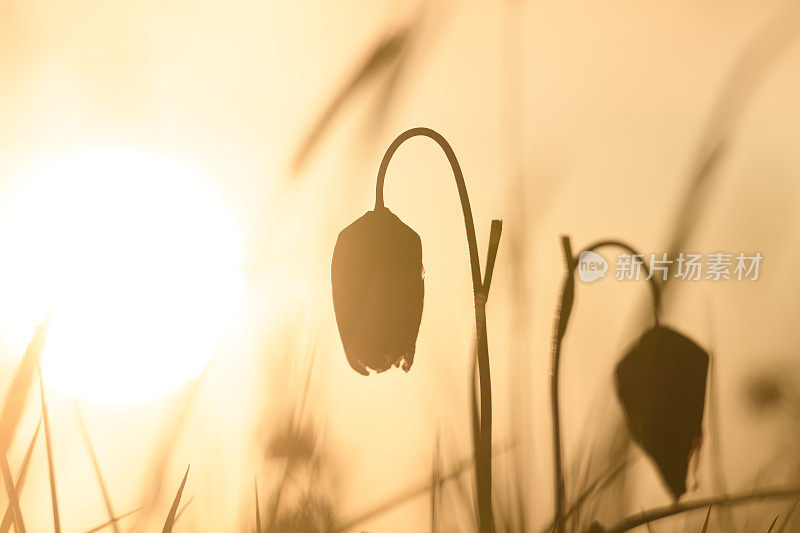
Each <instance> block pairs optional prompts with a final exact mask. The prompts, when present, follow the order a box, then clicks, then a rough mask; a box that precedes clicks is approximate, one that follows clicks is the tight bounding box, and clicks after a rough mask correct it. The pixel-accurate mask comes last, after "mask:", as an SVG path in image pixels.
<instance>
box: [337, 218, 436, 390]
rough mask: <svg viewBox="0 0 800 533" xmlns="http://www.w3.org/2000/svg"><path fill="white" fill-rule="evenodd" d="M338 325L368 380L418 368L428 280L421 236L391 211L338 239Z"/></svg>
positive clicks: (352, 361)
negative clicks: (374, 374) (395, 369)
mask: <svg viewBox="0 0 800 533" xmlns="http://www.w3.org/2000/svg"><path fill="white" fill-rule="evenodd" d="M331 285H332V287H333V307H334V311H335V312H336V323H337V325H338V326H339V335H340V336H341V338H342V345H343V346H344V351H345V355H347V361H348V362H349V363H350V366H351V367H353V369H354V370H355V371H356V372H358V373H360V374H364V375H368V374H369V372H368V371H367V369H368V368H371V369H373V370H376V371H378V372H383V371H385V370H388V369H389V368H390V367H392V366H400V367H402V368H403V370H405V371H406V372H408V370H409V369H410V368H411V364H412V363H413V362H414V351H415V347H416V342H417V333H418V332H419V324H420V320H421V319H422V302H423V293H424V280H423V268H422V244H421V242H420V238H419V235H417V233H416V232H415V231H414V230H412V229H411V228H409V227H408V226H406V225H405V224H404V223H403V222H402V221H401V220H400V219H399V218H397V216H396V215H395V214H394V213H392V212H391V211H389V209H387V208H386V207H378V208H376V209H375V210H374V211H369V212H367V213H366V214H365V215H364V216H362V217H361V218H359V219H358V220H356V221H355V222H353V223H352V224H350V225H349V226H347V227H346V228H345V229H343V230H342V232H341V233H339V238H338V239H337V241H336V247H335V248H334V250H333V260H332V261H331Z"/></svg>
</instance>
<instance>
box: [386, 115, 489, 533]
mask: <svg viewBox="0 0 800 533" xmlns="http://www.w3.org/2000/svg"><path fill="white" fill-rule="evenodd" d="M412 137H428V138H429V139H432V140H434V141H435V142H436V143H437V144H438V145H439V147H440V148H441V149H442V151H443V152H444V153H445V155H446V156H447V160H448V161H449V162H450V167H451V168H452V170H453V177H454V178H455V181H456V187H457V189H458V197H459V199H460V200H461V211H462V212H463V214H464V228H465V230H466V233H467V248H468V251H469V264H470V270H471V274H472V292H473V298H474V302H475V329H476V332H477V360H478V374H479V380H480V419H479V422H480V428H479V431H477V432H476V433H477V434H478V442H476V443H475V476H476V483H477V492H478V510H479V516H480V530H481V532H482V533H491V532H492V531H494V519H493V517H492V387H491V375H490V370H489V346H488V340H487V336H486V300H487V298H488V293H489V284H490V282H491V272H492V269H493V265H494V258H495V254H496V253H497V244H498V242H499V239H500V231H501V228H502V226H501V224H500V221H493V223H492V232H491V237H490V247H489V253H488V256H487V268H486V279H482V276H481V266H480V259H479V256H478V241H477V238H476V236H475V224H474V222H473V220H472V208H471V207H470V204H469V197H468V195H467V186H466V184H465V183H464V174H463V173H462V171H461V165H459V163H458V159H457V158H456V154H455V152H454V151H453V148H452V147H451V146H450V144H449V143H448V142H447V140H446V139H445V138H444V137H443V136H442V135H440V134H439V133H438V132H436V131H434V130H432V129H430V128H412V129H410V130H407V131H405V132H403V133H401V134H400V135H399V136H397V138H396V139H395V140H394V141H392V144H390V145H389V148H387V150H386V153H385V154H384V156H383V160H382V161H381V166H380V169H379V170H378V180H377V184H376V187H375V209H376V210H378V209H382V208H383V207H384V205H383V183H384V180H385V179H386V170H387V168H388V167H389V161H390V160H391V159H392V156H393V155H394V153H395V152H396V151H397V149H398V148H400V145H401V144H403V143H404V142H405V141H407V140H408V139H410V138H412Z"/></svg>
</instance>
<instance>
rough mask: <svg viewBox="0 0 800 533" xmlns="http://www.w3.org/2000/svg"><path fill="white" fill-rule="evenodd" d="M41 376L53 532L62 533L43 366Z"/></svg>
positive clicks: (40, 393) (40, 369) (39, 370)
mask: <svg viewBox="0 0 800 533" xmlns="http://www.w3.org/2000/svg"><path fill="white" fill-rule="evenodd" d="M36 372H37V374H38V375H39V396H40V398H41V400H40V401H41V404H42V423H43V424H44V440H45V445H46V447H47V475H48V478H49V480H50V506H51V507H52V509H53V531H54V532H55V533H61V517H60V516H59V512H58V491H57V490H56V468H55V462H54V461H53V445H52V442H51V439H50V416H49V414H48V411H47V399H46V398H45V394H44V380H43V379H42V366H41V365H36Z"/></svg>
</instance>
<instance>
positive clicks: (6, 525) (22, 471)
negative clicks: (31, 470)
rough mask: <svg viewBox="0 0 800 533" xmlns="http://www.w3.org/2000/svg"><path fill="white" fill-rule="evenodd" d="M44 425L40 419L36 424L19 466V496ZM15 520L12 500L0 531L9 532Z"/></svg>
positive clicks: (17, 485) (0, 525) (0, 524)
mask: <svg viewBox="0 0 800 533" xmlns="http://www.w3.org/2000/svg"><path fill="white" fill-rule="evenodd" d="M41 427H42V420H41V419H39V423H38V424H37V425H36V431H34V432H33V437H32V438H31V442H30V444H28V449H27V450H26V451H25V457H24V458H23V459H22V466H20V468H19V474H18V475H17V484H16V486H15V488H16V492H17V496H19V495H20V494H22V489H23V488H24V487H25V479H26V478H27V476H28V466H29V465H30V462H31V456H32V455H33V448H34V446H35V445H36V438H37V437H38V436H39V429H41ZM13 520H14V514H13V507H12V506H11V502H9V505H8V507H7V508H6V513H5V515H4V516H3V521H2V523H0V533H8V531H9V530H10V529H11V523H12V521H13Z"/></svg>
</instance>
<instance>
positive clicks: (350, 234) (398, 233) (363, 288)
mask: <svg viewBox="0 0 800 533" xmlns="http://www.w3.org/2000/svg"><path fill="white" fill-rule="evenodd" d="M416 136H424V137H428V138H430V139H433V140H434V141H436V143H437V144H438V145H439V147H440V148H441V149H442V150H443V151H444V153H445V155H446V156H447V159H448V161H449V162H450V166H451V168H452V170H453V175H454V177H455V180H456V187H457V189H458V196H459V199H460V200H461V210H462V212H463V214H464V226H465V229H466V233H467V246H468V249H469V260H470V268H471V272H472V289H473V297H474V302H475V327H476V332H477V339H476V346H477V353H476V359H477V361H476V362H477V367H478V375H479V380H480V397H479V398H477V397H475V396H477V394H474V395H473V426H474V427H473V439H474V443H473V446H474V448H475V457H476V459H475V463H476V468H475V472H476V483H477V492H478V515H479V523H480V530H481V531H482V532H491V531H494V520H493V518H492V500H491V497H492V472H491V465H492V455H491V454H492V390H491V377H490V369H489V346H488V340H487V337H486V301H487V299H488V297H489V287H490V285H491V281H492V272H493V271H494V262H495V258H496V256H497V248H498V246H499V244H500V234H501V231H502V222H501V221H500V220H493V221H492V227H491V233H490V236H489V250H488V253H487V258H486V270H485V272H484V273H483V274H481V267H480V259H479V257H478V243H477V238H476V236H475V225H474V223H473V221H472V208H471V207H470V204H469V197H468V196H467V187H466V184H465V183H464V175H463V173H462V172H461V166H460V165H459V163H458V159H457V158H456V155H455V152H454V151H453V148H452V147H451V146H450V144H449V143H448V142H447V140H446V139H445V138H444V137H442V136H441V135H440V134H439V133H437V132H436V131H434V130H432V129H429V128H412V129H410V130H408V131H405V132H403V133H402V134H400V135H399V136H398V137H397V138H396V139H395V140H394V141H392V143H391V144H390V145H389V148H388V149H387V150H386V153H385V154H384V156H383V160H382V161H381V165H380V169H379V170H378V179H377V185H376V188H375V209H374V211H371V212H369V213H367V214H365V215H364V216H362V217H361V218H360V219H358V220H357V221H356V222H354V223H353V224H352V225H351V226H348V227H347V228H345V230H344V231H342V233H341V234H340V235H339V239H338V241H337V244H336V248H335V250H334V255H333V260H332V264H331V282H332V285H333V299H334V308H335V311H336V318H337V322H338V324H339V333H340V335H341V337H342V344H343V345H344V349H345V352H346V355H347V358H348V361H349V362H350V364H351V366H353V368H355V369H356V371H358V372H360V373H362V374H367V371H366V368H364V367H365V366H369V367H371V368H374V369H376V370H378V371H379V372H380V371H383V370H386V369H387V368H389V366H391V365H402V366H403V369H404V370H406V371H407V370H408V368H410V367H411V363H412V362H413V355H414V344H415V342H416V337H417V332H418V329H419V321H420V317H421V313H422V300H423V294H422V293H423V281H422V250H421V246H420V244H419V236H417V234H416V233H414V231H413V230H411V229H410V228H408V227H407V226H406V225H405V224H403V223H402V222H401V221H400V219H398V218H397V217H396V216H395V215H394V214H392V213H391V212H390V211H389V210H388V209H387V208H386V207H385V206H384V204H383V182H384V179H385V177H386V170H387V168H388V167H389V161H390V160H391V158H392V156H393V155H394V153H395V152H396V151H397V149H398V148H399V147H400V145H401V144H403V143H404V142H405V141H407V140H408V139H410V138H412V137H416ZM354 362H355V364H354ZM478 404H479V405H480V414H479V415H478V414H477V411H478V407H477V405H478Z"/></svg>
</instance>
